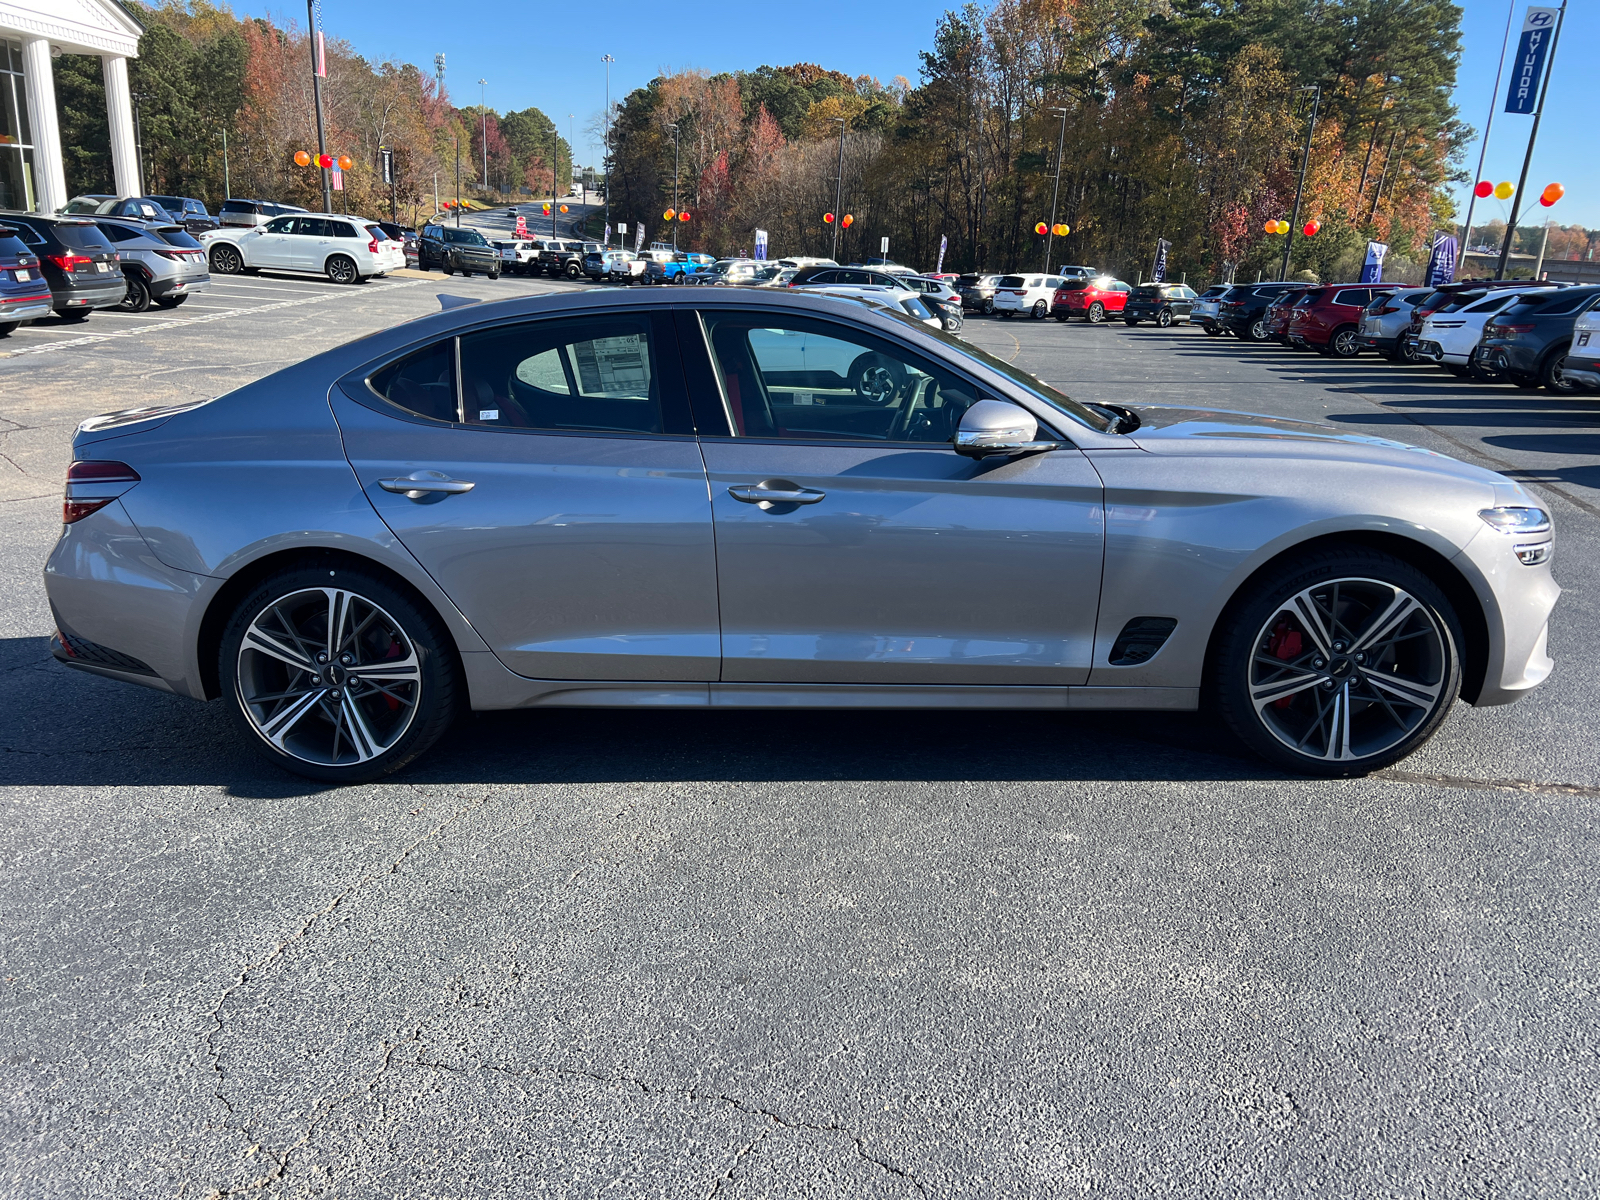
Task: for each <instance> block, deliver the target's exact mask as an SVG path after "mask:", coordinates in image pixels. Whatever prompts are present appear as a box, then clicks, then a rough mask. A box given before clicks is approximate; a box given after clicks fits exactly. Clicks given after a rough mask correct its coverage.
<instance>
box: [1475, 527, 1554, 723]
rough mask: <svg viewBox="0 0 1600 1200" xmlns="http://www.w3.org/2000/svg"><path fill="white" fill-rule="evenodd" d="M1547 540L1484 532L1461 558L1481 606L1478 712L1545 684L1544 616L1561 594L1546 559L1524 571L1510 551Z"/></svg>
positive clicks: (1546, 621)
mask: <svg viewBox="0 0 1600 1200" xmlns="http://www.w3.org/2000/svg"><path fill="white" fill-rule="evenodd" d="M1552 538H1553V535H1552V534H1537V535H1534V536H1531V537H1527V536H1523V537H1519V536H1516V535H1511V534H1504V533H1500V532H1497V531H1496V530H1493V529H1489V528H1488V527H1485V528H1484V529H1483V531H1482V532H1480V533H1479V534H1478V535H1477V536H1476V537H1474V538H1473V539H1472V540H1471V541H1470V542H1468V543H1467V546H1466V549H1464V550H1463V551H1462V552H1461V558H1462V559H1465V560H1466V563H1465V564H1463V565H1469V566H1470V568H1471V569H1470V570H1468V571H1467V572H1465V573H1466V574H1468V575H1469V576H1472V575H1476V577H1477V578H1476V579H1475V580H1473V586H1474V590H1475V591H1477V592H1478V595H1479V599H1480V600H1481V601H1482V602H1483V609H1484V617H1485V618H1486V623H1487V625H1488V633H1489V646H1488V650H1489V656H1488V663H1487V664H1486V670H1485V671H1484V677H1483V685H1482V687H1481V688H1480V689H1479V691H1478V695H1477V698H1476V699H1474V700H1473V701H1472V703H1473V704H1474V705H1475V706H1476V707H1479V708H1488V707H1493V706H1495V705H1499V704H1510V703H1512V702H1514V701H1516V700H1519V699H1521V698H1522V697H1523V696H1524V695H1526V694H1527V693H1528V692H1530V691H1532V690H1533V689H1534V688H1536V687H1538V686H1539V684H1541V683H1543V682H1544V681H1545V679H1546V678H1548V676H1549V674H1550V671H1551V668H1552V667H1554V665H1555V664H1554V663H1553V662H1552V661H1551V658H1550V655H1549V650H1548V646H1549V636H1550V635H1549V621H1550V612H1551V610H1552V609H1554V608H1555V604H1556V600H1557V598H1558V597H1560V595H1561V588H1560V587H1559V586H1557V584H1556V581H1555V579H1554V578H1553V577H1552V576H1551V574H1550V559H1546V560H1545V561H1544V562H1543V563H1540V564H1539V565H1538V566H1533V567H1528V566H1524V565H1523V564H1522V563H1521V562H1520V561H1519V560H1518V558H1517V554H1516V548H1517V547H1518V546H1526V545H1528V544H1530V543H1539V542H1546V541H1551V540H1552Z"/></svg>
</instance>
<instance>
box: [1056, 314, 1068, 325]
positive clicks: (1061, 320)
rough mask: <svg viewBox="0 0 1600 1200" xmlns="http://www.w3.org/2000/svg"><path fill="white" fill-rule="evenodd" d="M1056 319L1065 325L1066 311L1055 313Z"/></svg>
mask: <svg viewBox="0 0 1600 1200" xmlns="http://www.w3.org/2000/svg"><path fill="white" fill-rule="evenodd" d="M1056 320H1058V321H1060V322H1061V323H1062V324H1063V325H1065V324H1066V323H1067V314H1066V313H1057V314H1056Z"/></svg>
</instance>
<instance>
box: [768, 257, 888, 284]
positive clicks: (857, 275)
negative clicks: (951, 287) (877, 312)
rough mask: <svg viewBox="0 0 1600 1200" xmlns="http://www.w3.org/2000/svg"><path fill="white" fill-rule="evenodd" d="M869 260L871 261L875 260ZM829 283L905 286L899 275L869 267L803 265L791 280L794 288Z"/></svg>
mask: <svg viewBox="0 0 1600 1200" xmlns="http://www.w3.org/2000/svg"><path fill="white" fill-rule="evenodd" d="M868 261H869V263H870V262H872V261H873V260H870V259H869V260H868ZM876 261H879V262H881V261H882V260H881V259H880V260H876ZM829 284H834V285H838V284H849V285H851V286H853V287H860V286H863V285H865V286H869V287H887V288H895V289H896V290H899V289H902V288H904V287H905V284H904V283H902V282H901V281H900V277H899V276H898V275H891V274H890V273H889V272H888V271H874V270H871V269H870V268H869V267H801V268H800V270H799V271H797V272H795V277H794V278H793V279H791V280H790V281H789V286H790V287H792V288H797V287H826V286H828V285H829Z"/></svg>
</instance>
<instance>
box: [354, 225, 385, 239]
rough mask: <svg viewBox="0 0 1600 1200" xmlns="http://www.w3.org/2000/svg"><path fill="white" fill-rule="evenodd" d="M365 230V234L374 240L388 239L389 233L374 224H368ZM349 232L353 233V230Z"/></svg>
mask: <svg viewBox="0 0 1600 1200" xmlns="http://www.w3.org/2000/svg"><path fill="white" fill-rule="evenodd" d="M366 230H367V236H368V237H370V238H371V239H372V240H373V241H375V242H387V241H388V240H389V235H388V234H387V233H385V232H384V231H383V230H381V229H379V228H378V227H377V226H376V225H368V226H367V227H366ZM351 232H352V233H354V230H352V231H351Z"/></svg>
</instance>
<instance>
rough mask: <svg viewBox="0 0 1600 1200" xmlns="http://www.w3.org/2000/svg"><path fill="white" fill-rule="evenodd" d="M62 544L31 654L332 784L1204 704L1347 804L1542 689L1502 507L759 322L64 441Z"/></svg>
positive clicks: (567, 298)
mask: <svg viewBox="0 0 1600 1200" xmlns="http://www.w3.org/2000/svg"><path fill="white" fill-rule="evenodd" d="M64 517H65V522H66V523H65V527H64V529H63V530H62V535H61V540H60V543H59V544H58V545H57V547H56V549H55V551H54V553H53V554H52V555H51V557H50V560H49V563H48V565H47V567H46V569H45V582H46V586H47V588H48V591H49V595H50V601H51V604H52V607H53V610H54V613H55V617H56V621H57V624H58V632H57V635H56V637H55V639H54V652H55V654H56V657H57V658H59V659H60V660H61V661H63V662H65V663H67V664H69V665H70V666H73V667H76V668H79V669H81V670H85V671H90V672H94V673H96V674H99V675H104V676H107V677H110V678H115V679H121V680H125V681H127V682H130V683H138V684H143V685H146V686H149V687H154V688H159V689H163V690H166V691H170V692H175V693H177V694H179V695H183V696H189V697H193V698H194V699H196V700H211V699H221V700H222V701H223V703H225V704H227V705H228V706H229V707H230V708H231V709H232V711H233V712H234V714H235V715H236V717H237V722H238V728H239V729H240V731H241V734H242V736H243V737H245V738H246V739H247V740H248V741H250V742H251V743H253V744H254V745H256V746H257V747H258V748H259V749H260V750H261V751H262V752H263V753H264V754H265V755H266V756H267V757H268V758H269V759H271V760H272V761H275V762H277V763H280V764H281V765H283V766H284V767H286V768H288V769H289V770H292V771H297V772H300V773H302V774H305V775H310V776H313V777H315V778H319V779H327V780H361V779H370V778H373V777H376V776H378V775H380V774H382V773H384V772H387V771H391V770H394V769H396V768H398V767H400V766H401V765H403V764H405V763H406V762H408V761H410V760H412V759H413V758H415V757H416V756H417V755H419V754H421V753H422V752H423V751H424V750H426V749H427V748H428V747H429V746H430V745H431V744H432V743H433V742H434V741H436V740H437V739H438V738H439V737H440V735H441V734H442V733H443V732H444V731H445V729H446V728H447V726H448V725H449V724H450V722H451V720H452V719H453V718H454V717H455V716H456V715H457V714H458V713H459V712H460V711H462V710H463V709H467V708H472V709H506V708H526V707H536V706H548V705H563V706H579V707H589V708H597V709H604V708H615V707H622V706H634V705H661V706H674V707H681V706H685V705H689V706H698V707H724V706H735V707H778V708H786V707H797V706H798V707H840V706H843V707H871V706H877V707H940V708H953V709H962V708H993V707H1020V708H1052V709H1062V710H1071V709H1089V708H1112V709H1127V710H1155V711H1161V710H1166V711H1173V710H1184V709H1194V708H1197V707H1200V706H1206V707H1210V708H1213V709H1215V710H1216V711H1218V712H1220V714H1221V715H1222V716H1223V717H1224V718H1225V719H1226V720H1227V722H1228V723H1229V724H1230V725H1231V727H1232V728H1233V729H1234V730H1235V731H1236V732H1237V734H1238V735H1239V737H1240V738H1242V739H1243V741H1244V742H1245V743H1247V744H1248V745H1249V746H1251V747H1252V748H1254V749H1255V750H1256V751H1257V752H1259V753H1260V754H1262V755H1263V756H1265V757H1266V758H1268V759H1270V760H1271V761H1273V762H1275V763H1277V764H1279V765H1281V766H1283V767H1286V768H1289V769H1291V770H1295V771H1301V772H1306V773H1313V774H1326V775H1353V774H1359V773H1362V772H1365V771H1370V770H1373V769H1375V768H1377V767H1381V766H1384V765H1386V764H1388V763H1392V762H1394V761H1395V760H1397V759H1399V758H1401V757H1402V756H1404V755H1406V754H1408V753H1410V752H1411V751H1412V750H1414V749H1416V747H1417V746H1418V745H1420V744H1421V743H1422V742H1423V741H1425V740H1426V739H1427V738H1428V737H1429V736H1431V735H1432V734H1433V732H1434V731H1435V730H1436V729H1437V728H1438V727H1439V725H1440V723H1441V722H1443V721H1444V720H1445V718H1446V716H1447V714H1448V712H1449V709H1450V707H1451V705H1452V703H1453V702H1454V701H1455V700H1456V698H1457V697H1461V698H1464V699H1465V700H1467V701H1468V702H1470V703H1473V704H1478V705H1492V704H1506V703H1509V702H1510V701H1512V700H1515V699H1516V698H1517V697H1519V696H1521V695H1522V694H1523V693H1524V692H1526V691H1527V690H1528V689H1530V688H1533V687H1535V686H1536V685H1538V684H1539V683H1540V682H1541V681H1542V680H1543V679H1544V678H1545V676H1546V675H1547V674H1548V673H1549V671H1550V669H1551V661H1550V658H1549V657H1548V655H1547V654H1546V647H1545V631H1546V622H1547V619H1548V617H1549V614H1550V611H1551V608H1552V606H1553V605H1554V604H1555V601H1556V597H1557V595H1558V594H1559V589H1558V588H1557V587H1556V585H1555V583H1554V581H1553V580H1552V578H1551V575H1550V554H1551V546H1552V533H1551V527H1550V518H1549V516H1548V515H1547V514H1546V513H1545V512H1544V511H1543V510H1542V509H1541V508H1540V506H1539V504H1538V503H1537V502H1536V500H1535V499H1534V498H1533V497H1532V496H1530V495H1529V493H1528V492H1527V491H1525V490H1524V489H1523V488H1522V487H1521V486H1520V485H1519V484H1517V483H1515V482H1513V481H1512V480H1510V479H1507V478H1505V477H1503V476H1500V475H1496V474H1494V473H1492V472H1489V471H1486V470H1483V469H1481V468H1479V467H1475V466H1470V465H1467V464H1465V463H1461V462H1458V461H1456V460H1454V459H1451V458H1446V457H1444V456H1441V455H1438V454H1435V453H1432V452H1429V451H1425V450H1419V449H1417V448H1416V447H1413V446H1407V445H1404V444H1401V443H1399V442H1391V441H1385V440H1382V439H1378V438H1368V437H1358V436H1351V435H1345V434H1340V433H1338V432H1335V431H1334V430H1333V429H1331V428H1329V427H1327V426H1323V425H1316V424H1309V423H1301V422H1295V421H1285V420H1278V419H1274V418H1269V417H1260V416H1250V415H1245V414H1238V413H1231V412H1220V411H1209V410H1200V409H1177V408H1161V407H1141V408H1139V409H1138V410H1132V409H1127V408H1121V407H1112V406H1106V405H1089V404H1081V403H1078V402H1076V401H1074V400H1072V399H1070V398H1069V397H1067V396H1065V395H1063V394H1062V393H1060V392H1058V391H1056V390H1055V389H1053V388H1051V387H1049V386H1048V385H1046V384H1044V383H1042V382H1041V381H1039V380H1038V379H1035V378H1034V377H1032V376H1031V375H1028V374H1026V373H1024V372H1023V371H1021V370H1019V369H1017V368H1016V367H1014V366H1012V365H1010V364H1008V363H1006V362H1003V361H1001V360H1000V359H997V358H994V357H992V356H990V355H988V354H985V353H984V352H983V351H981V350H979V349H977V348H975V347H973V346H970V345H968V344H967V343H965V342H963V341H960V340H958V339H956V338H952V337H949V336H947V335H945V334H942V333H940V332H938V331H936V330H931V329H929V328H927V327H925V326H923V325H921V324H919V323H918V322H915V321H912V320H910V319H908V318H902V317H899V316H896V315H893V314H885V313H879V312H874V311H871V310H868V309H864V308H863V307H862V306H860V305H858V304H852V303H849V302H846V301H842V300H831V299H828V298H826V297H818V296H803V295H793V294H785V293H782V292H777V293H774V292H764V291H744V290H738V291H734V290H722V289H715V290H712V289H706V290H696V291H693V292H689V293H684V292H680V291H676V290H674V291H672V292H670V293H666V294H654V295H652V294H643V295H640V294H635V293H622V292H609V293H586V294H583V295H576V296H575V295H568V294H564V295H560V296H541V297H536V298H527V299H521V300H511V301H506V302H502V303H497V304H492V305H487V304H473V305H467V306H458V307H452V308H450V309H449V310H448V311H445V312H441V313H439V314H437V315H434V316H431V317H428V318H425V319H423V320H419V321H414V322H411V323H409V324H406V325H402V326H399V327H397V328H394V329H390V330H388V331H386V332H383V333H380V334H376V335H374V336H371V337H367V338H363V339H361V340H359V341H355V342H351V343H350V344H348V345H346V346H342V347H340V348H338V349H336V350H331V351H329V352H327V353H325V354H321V355H318V356H316V357H315V358H311V359H308V360H306V361H304V362H302V363H299V364H297V365H295V366H292V367H289V368H287V369H286V370H283V371H280V372H278V373H277V374H275V375H272V376H269V377H267V378H265V379H261V380H259V381H257V382H255V383H252V384H250V385H248V386H246V387H243V388H240V389H239V390H238V391H235V392H232V393H230V394H228V395H226V396H222V397H219V398H218V399H216V400H212V401H210V402H207V403H204V404H200V405H191V406H187V407H183V408H170V409H142V410H139V409H136V410H132V411H129V412H123V413H116V414H112V415H109V416H106V417H100V418H96V419H94V420H90V421H87V422H85V423H84V425H83V426H82V427H81V428H80V429H79V431H78V433H77V437H76V440H75V442H74V462H73V463H72V466H71V468H70V470H69V472H68V480H67V494H66V502H65V512H64ZM596 719H597V720H604V719H605V718H604V717H603V716H600V717H597V718H596ZM1139 719H1141V720H1151V719H1154V718H1153V717H1151V716H1145V717H1141V718H1139Z"/></svg>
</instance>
